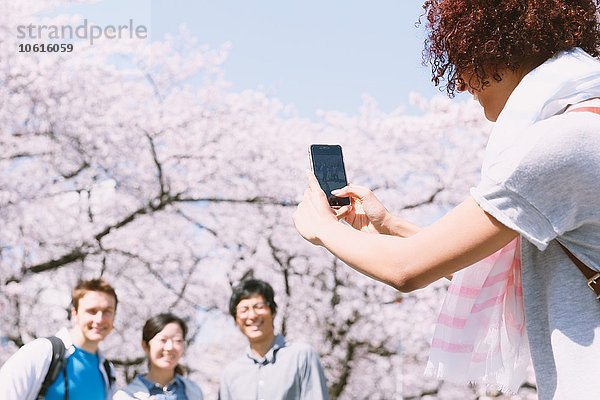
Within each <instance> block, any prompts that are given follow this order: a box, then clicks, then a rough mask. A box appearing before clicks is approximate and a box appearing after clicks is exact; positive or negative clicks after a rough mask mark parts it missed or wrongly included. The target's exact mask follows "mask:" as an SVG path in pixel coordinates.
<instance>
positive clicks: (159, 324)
mask: <svg viewBox="0 0 600 400" xmlns="http://www.w3.org/2000/svg"><path fill="white" fill-rule="evenodd" d="M172 322H174V323H176V324H178V325H179V327H181V332H183V340H185V337H186V335H187V332H188V328H187V324H186V323H185V321H184V320H183V319H181V318H179V317H178V316H176V315H174V314H171V313H162V314H158V315H155V316H153V317H152V318H150V319H148V320H147V321H146V323H145V324H144V328H142V341H143V342H144V343H146V346H150V344H149V342H150V341H151V340H152V338H153V337H154V336H156V335H157V334H158V333H159V332H160V331H162V330H163V329H164V328H165V326H167V325H168V324H170V323H172ZM175 372H176V373H178V374H179V375H183V374H184V372H185V371H184V368H183V367H182V366H181V365H177V366H176V367H175Z"/></svg>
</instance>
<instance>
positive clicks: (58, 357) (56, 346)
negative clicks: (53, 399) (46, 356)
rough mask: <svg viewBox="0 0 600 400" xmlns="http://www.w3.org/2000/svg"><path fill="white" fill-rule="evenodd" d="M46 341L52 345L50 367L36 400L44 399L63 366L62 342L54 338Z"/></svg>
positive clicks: (63, 352)
mask: <svg viewBox="0 0 600 400" xmlns="http://www.w3.org/2000/svg"><path fill="white" fill-rule="evenodd" d="M46 339H48V340H49V341H50V343H52V359H51V360H50V367H49V368H48V372H47V373H46V377H45V378H44V382H43V383H42V388H41V389H40V392H39V393H38V396H37V400H43V399H44V397H45V396H46V392H47V391H48V388H49V387H50V386H51V385H52V383H54V381H55V380H56V378H58V375H59V374H60V371H61V370H62V369H63V368H64V366H65V344H64V343H63V341H62V340H61V339H59V338H58V337H56V336H48V337H47V338H46Z"/></svg>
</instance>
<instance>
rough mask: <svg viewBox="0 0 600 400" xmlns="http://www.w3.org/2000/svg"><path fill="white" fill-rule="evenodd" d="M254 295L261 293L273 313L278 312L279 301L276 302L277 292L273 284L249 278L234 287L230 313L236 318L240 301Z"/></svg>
mask: <svg viewBox="0 0 600 400" xmlns="http://www.w3.org/2000/svg"><path fill="white" fill-rule="evenodd" d="M254 295H261V296H262V297H263V299H264V300H265V302H266V303H267V305H268V306H269V308H270V309H271V313H272V314H275V313H276V312H277V303H275V292H274V291H273V288H272V287H271V285H269V284H268V283H267V282H265V281H261V280H260V279H248V280H246V281H243V282H241V283H240V284H238V285H237V286H236V287H234V288H233V293H231V298H230V299H229V313H230V314H231V316H232V317H233V318H234V319H235V317H236V314H237V305H238V304H239V303H240V301H242V300H245V299H249V298H250V297H252V296H254Z"/></svg>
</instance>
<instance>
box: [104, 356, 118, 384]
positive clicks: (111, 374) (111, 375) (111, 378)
mask: <svg viewBox="0 0 600 400" xmlns="http://www.w3.org/2000/svg"><path fill="white" fill-rule="evenodd" d="M103 365H104V371H106V376H107V377H108V386H109V387H110V386H112V385H114V383H115V382H116V380H117V378H116V377H115V370H114V368H113V366H112V364H111V362H110V361H108V360H106V359H105V360H104V363H103Z"/></svg>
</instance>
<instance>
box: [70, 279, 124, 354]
mask: <svg viewBox="0 0 600 400" xmlns="http://www.w3.org/2000/svg"><path fill="white" fill-rule="evenodd" d="M115 309H116V300H115V298H114V297H113V296H111V295H110V294H108V293H104V292H95V291H89V292H87V293H86V294H85V295H83V296H82V297H81V298H80V299H79V303H78V305H77V309H75V308H72V309H71V313H72V316H73V320H74V322H75V325H74V327H73V330H72V334H73V343H74V344H75V345H76V346H77V347H79V348H81V349H83V350H85V351H88V352H90V353H95V352H96V350H97V347H98V343H99V342H100V341H101V340H104V338H106V336H107V335H108V334H109V333H110V331H112V328H113V323H114V320H115Z"/></svg>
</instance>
